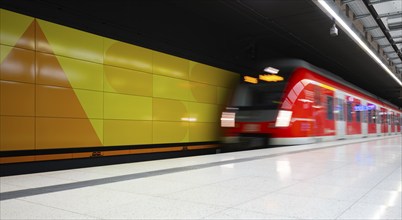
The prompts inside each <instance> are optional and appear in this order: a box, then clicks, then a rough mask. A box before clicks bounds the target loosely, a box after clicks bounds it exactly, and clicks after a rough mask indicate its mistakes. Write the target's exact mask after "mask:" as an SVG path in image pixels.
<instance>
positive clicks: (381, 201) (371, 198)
mask: <svg viewBox="0 0 402 220" xmlns="http://www.w3.org/2000/svg"><path fill="white" fill-rule="evenodd" d="M401 200H402V192H400V191H386V190H371V191H370V192H369V193H367V194H366V195H365V196H364V197H363V198H361V199H360V200H359V202H361V203H369V204H373V205H384V206H395V207H400V208H402V203H401Z"/></svg>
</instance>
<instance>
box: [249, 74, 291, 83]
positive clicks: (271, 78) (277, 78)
mask: <svg viewBox="0 0 402 220" xmlns="http://www.w3.org/2000/svg"><path fill="white" fill-rule="evenodd" d="M243 79H244V82H248V83H253V84H257V83H258V79H260V80H262V81H265V82H278V81H283V77H282V76H278V75H272V74H265V75H259V76H258V78H255V77H251V76H244V77H243Z"/></svg>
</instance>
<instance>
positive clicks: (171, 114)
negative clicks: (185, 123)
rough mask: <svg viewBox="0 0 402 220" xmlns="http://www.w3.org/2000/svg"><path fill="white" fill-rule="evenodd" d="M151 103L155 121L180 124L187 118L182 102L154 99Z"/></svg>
mask: <svg viewBox="0 0 402 220" xmlns="http://www.w3.org/2000/svg"><path fill="white" fill-rule="evenodd" d="M152 103H153V106H152V108H153V120H155V121H176V122H180V121H182V120H183V118H188V113H187V107H186V105H185V103H183V101H177V100H170V99H158V98H154V99H153V101H152Z"/></svg>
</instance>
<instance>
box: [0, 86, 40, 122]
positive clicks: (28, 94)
mask: <svg viewBox="0 0 402 220" xmlns="http://www.w3.org/2000/svg"><path fill="white" fill-rule="evenodd" d="M0 83H1V87H0V88H1V93H0V94H1V98H0V114H1V115H13V116H35V85H34V84H30V83H19V82H10V81H0Z"/></svg>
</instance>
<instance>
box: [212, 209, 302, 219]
mask: <svg viewBox="0 0 402 220" xmlns="http://www.w3.org/2000/svg"><path fill="white" fill-rule="evenodd" d="M205 219H277V220H286V219H296V218H290V217H286V216H279V215H269V214H265V213H260V212H251V211H246V210H241V209H232V208H229V209H226V210H224V211H222V212H218V213H215V214H213V215H210V216H207V217H206V218H205Z"/></svg>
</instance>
